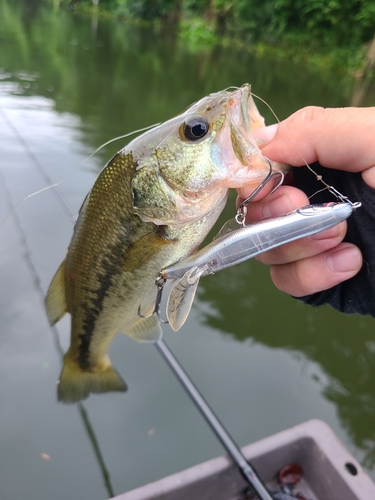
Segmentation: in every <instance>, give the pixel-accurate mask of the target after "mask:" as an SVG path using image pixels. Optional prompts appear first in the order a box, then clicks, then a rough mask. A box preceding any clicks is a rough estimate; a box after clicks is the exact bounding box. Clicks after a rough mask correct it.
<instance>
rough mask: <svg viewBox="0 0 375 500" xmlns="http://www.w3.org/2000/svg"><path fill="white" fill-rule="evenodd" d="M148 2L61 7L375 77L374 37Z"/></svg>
mask: <svg viewBox="0 0 375 500" xmlns="http://www.w3.org/2000/svg"><path fill="white" fill-rule="evenodd" d="M148 3H149V2H147V1H143V2H138V3H137V2H129V1H128V2H126V1H123V2H120V3H119V2H116V1H112V2H109V1H104V0H102V1H101V3H98V4H97V5H94V2H92V3H91V1H75V2H72V1H71V0H61V1H60V2H59V5H60V6H61V7H65V8H69V9H73V10H77V11H80V12H85V13H89V14H91V15H92V14H93V13H95V14H96V15H98V16H103V17H112V18H118V19H119V20H121V22H124V23H126V24H135V25H145V26H152V27H153V28H154V29H155V30H156V31H158V30H160V31H161V32H165V31H166V26H168V31H169V32H170V33H173V34H175V36H176V37H178V38H179V39H180V40H181V41H183V42H184V43H186V44H187V45H188V46H189V47H190V48H191V49H192V50H202V49H204V48H205V47H212V46H223V47H235V48H237V49H240V50H246V51H248V52H251V53H253V54H254V55H256V56H257V57H262V56H268V57H270V56H271V57H274V58H276V59H277V60H282V59H287V60H292V61H293V62H296V63H301V64H305V65H308V66H309V67H310V68H312V69H318V70H334V71H337V72H339V73H340V74H342V75H350V76H351V77H353V78H356V79H359V78H362V77H366V78H367V79H371V78H373V76H374V69H373V68H372V67H371V70H370V71H367V73H366V70H365V68H366V58H367V59H368V53H369V47H370V45H371V40H369V41H367V42H362V43H361V42H360V39H361V37H360V36H353V37H351V38H348V39H347V41H346V43H344V42H343V43H340V41H341V39H340V35H339V34H337V33H335V32H334V31H332V32H330V31H329V30H327V29H322V30H320V29H319V26H318V27H315V29H305V27H303V28H302V29H301V27H298V25H296V27H295V28H294V29H291V30H288V29H287V27H286V26H284V29H282V27H281V26H280V24H282V22H281V20H279V21H278V23H279V25H278V24H277V23H276V22H275V21H274V25H275V27H274V30H272V27H267V29H265V30H263V31H262V30H261V29H259V28H255V27H254V26H252V27H251V26H250V25H249V26H248V27H246V22H242V24H241V22H240V21H238V20H237V21H236V20H234V19H231V21H228V20H227V19H226V18H225V17H224V16H221V17H220V13H218V12H217V11H212V8H211V10H207V9H206V11H205V12H204V15H201V16H199V15H196V12H195V13H194V11H190V12H186V11H185V10H183V9H182V8H181V2H180V3H179V2H174V7H173V8H172V7H170V6H169V7H165V9H164V10H163V9H161V8H160V4H162V3H163V2H157V3H159V9H158V8H154V10H152V9H151V10H150V9H149V10H148V11H146V10H145V9H147V8H148V6H147V4H148ZM211 3H214V2H211ZM222 3H223V4H225V2H222ZM135 4H137V6H135ZM172 4H173V2H172ZM132 5H133V7H132ZM228 17H229V16H228ZM362 38H363V36H362ZM364 73H366V74H364Z"/></svg>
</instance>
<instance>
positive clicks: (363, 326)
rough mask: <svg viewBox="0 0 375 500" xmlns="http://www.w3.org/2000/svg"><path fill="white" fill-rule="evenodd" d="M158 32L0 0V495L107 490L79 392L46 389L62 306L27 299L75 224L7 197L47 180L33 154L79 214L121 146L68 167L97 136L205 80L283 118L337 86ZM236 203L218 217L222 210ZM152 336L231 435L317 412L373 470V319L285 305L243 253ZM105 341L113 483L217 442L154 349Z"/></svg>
mask: <svg viewBox="0 0 375 500" xmlns="http://www.w3.org/2000/svg"><path fill="white" fill-rule="evenodd" d="M162 31H163V30H162ZM162 31H156V30H152V29H150V28H139V27H134V26H130V25H126V24H124V23H123V22H119V21H115V20H103V19H96V18H95V17H87V16H80V15H78V14H76V13H74V12H70V11H64V10H61V9H58V8H47V7H44V6H41V5H40V4H33V3H31V4H30V3H25V4H23V3H18V2H11V1H10V0H0V43H1V51H0V150H1V160H0V168H1V172H0V173H1V177H0V181H1V186H0V187H1V193H2V194H1V197H0V218H1V220H3V219H4V218H5V217H6V215H7V214H8V211H9V206H15V207H16V208H15V210H14V211H12V213H11V214H10V215H9V216H8V217H7V218H6V220H5V221H4V222H2V224H1V225H0V234H1V236H0V246H1V253H0V255H1V257H0V276H1V281H0V315H1V323H0V324H1V331H0V372H1V375H0V401H1V405H0V485H1V486H0V493H1V498H4V499H6V500H13V499H17V500H18V499H19V498H23V497H27V498H29V499H30V500H33V499H35V500H36V499H38V500H40V499H49V498H54V499H56V500H60V499H61V500H63V499H64V500H65V499H66V498H75V499H82V500H83V499H87V498H90V499H93V500H96V499H98V500H99V499H104V498H108V497H109V496H110V492H111V489H110V488H109V487H108V485H107V487H106V486H105V478H104V476H103V470H101V468H100V464H99V463H98V459H97V456H96V455H95V453H94V451H93V442H92V439H90V438H89V436H88V434H87V428H85V425H84V419H83V418H82V415H83V414H82V411H83V410H82V408H83V407H82V408H81V411H80V409H79V408H77V407H75V406H69V405H67V406H66V405H62V404H59V403H57V401H56V396H55V384H56V380H57V378H58V375H59V371H60V366H61V356H60V353H59V348H58V342H59V343H61V345H62V347H63V349H64V350H66V348H67V346H68V343H69V319H68V318H64V319H63V320H62V321H61V322H60V323H59V324H58V325H57V329H56V331H51V329H50V327H49V326H48V323H47V320H46V318H45V314H44V309H43V302H42V297H43V294H44V293H45V291H46V289H47V287H48V285H49V282H50V280H51V277H52V276H53V274H54V272H55V270H56V269H57V267H58V265H59V264H60V262H61V261H62V260H63V258H64V254H65V249H66V247H67V245H68V244H69V240H70V237H71V233H72V223H71V221H70V220H69V217H68V215H67V213H66V211H65V210H64V208H63V207H61V206H60V205H59V203H58V201H57V200H56V198H55V197H54V195H53V193H52V191H51V190H49V191H45V192H42V193H40V194H38V195H36V196H33V197H31V198H28V199H27V200H26V201H22V200H24V199H25V198H26V197H27V196H28V195H30V194H31V193H34V192H36V191H39V190H41V189H43V188H44V187H45V181H44V180H43V178H42V177H41V175H40V172H39V170H38V169H39V168H40V167H42V169H43V171H44V172H45V173H46V174H47V175H48V176H49V177H50V178H51V179H52V181H53V182H58V181H62V180H64V182H63V183H62V184H61V185H60V186H59V189H60V190H61V192H62V193H63V195H64V197H65V198H66V199H67V200H68V202H69V204H70V206H71V207H72V211H73V212H76V211H77V210H78V209H79V207H80V205H81V203H82V200H83V198H84V196H85V194H86V193H87V191H88V190H89V189H90V187H91V185H92V183H93V182H94V179H95V177H96V175H97V173H98V171H99V170H100V169H101V168H102V166H103V165H104V164H105V162H106V161H107V160H108V159H109V158H110V157H111V155H112V154H113V153H114V152H115V151H116V150H118V149H120V148H121V147H122V146H123V145H124V144H125V142H124V141H120V142H119V143H117V144H116V145H111V146H110V147H109V148H107V149H106V150H104V151H101V152H100V153H99V154H98V155H96V156H95V157H93V158H90V159H89V160H88V161H86V162H85V163H84V164H82V165H80V164H81V163H82V162H83V161H84V160H85V159H86V158H87V157H88V156H89V155H90V154H91V153H92V152H93V151H94V150H95V149H96V148H97V147H98V146H99V145H100V144H101V143H103V142H105V141H107V140H108V139H110V138H112V137H116V136H118V135H121V134H124V133H126V132H129V131H131V130H134V129H137V128H140V127H144V126H146V125H150V124H152V123H157V122H160V121H163V120H165V119H167V118H169V117H171V116H173V115H175V114H177V113H178V112H180V111H181V110H182V109H184V108H186V107H187V106H188V105H189V104H190V103H191V102H193V101H195V100H197V99H199V98H200V97H202V96H203V95H206V94H207V93H209V92H213V91H217V90H220V89H222V88H225V87H228V86H230V85H241V84H242V83H244V82H246V81H248V82H250V83H251V84H252V85H253V90H254V92H255V93H256V94H259V95H260V96H261V97H262V98H263V99H265V100H266V101H267V102H269V103H270V105H272V107H273V108H274V110H275V112H276V113H277V114H278V116H279V118H280V119H282V118H284V117H285V116H287V115H288V114H290V113H292V112H293V111H294V110H296V109H298V108H300V107H301V106H304V105H307V104H316V105H322V106H344V105H347V104H348V103H349V102H350V99H351V92H352V84H351V83H350V81H349V80H347V79H345V78H343V77H342V76H338V75H335V74H332V73H330V72H328V71H327V72H326V73H316V72H313V71H311V70H308V69H307V68H305V67H302V66H299V65H295V64H293V63H292V62H290V61H281V60H279V61H273V60H270V59H266V58H259V59H256V58H254V57H253V56H252V55H251V54H250V53H245V52H243V51H242V52H238V51H235V50H232V49H229V48H227V49H223V48H219V47H214V48H210V49H208V48H202V49H201V50H197V49H196V47H195V48H194V49H190V48H189V46H187V45H186V44H185V43H183V42H182V41H178V40H176V39H175V37H174V36H173V33H168V34H167V35H166V34H165V33H163V32H162ZM373 102H374V99H373V98H371V97H369V98H368V100H367V101H366V103H365V104H373ZM261 110H262V113H263V114H264V115H265V116H266V118H267V121H268V122H269V123H271V121H273V118H272V115H271V113H270V112H269V111H268V110H267V109H266V108H265V107H261ZM19 202H21V203H19ZM233 202H234V197H232V198H231V200H230V203H229V204H228V207H227V208H226V210H225V213H224V214H223V219H226V218H229V217H230V216H232V215H233V212H234V208H233V207H234V205H233ZM18 203H19V204H18ZM165 337H166V339H167V341H168V343H169V345H170V346H171V347H172V349H173V350H174V352H175V353H176V355H177V356H178V358H179V359H180V361H181V362H182V364H183V365H184V366H185V368H186V369H187V371H188V372H189V373H190V374H191V376H192V378H193V379H194V382H195V383H196V384H197V385H198V387H199V388H200V389H201V391H202V392H203V394H204V395H205V396H206V397H207V399H208V400H209V402H210V403H211V405H212V406H213V408H214V409H215V411H216V412H217V413H218V414H219V416H220V418H221V419H222V420H223V422H224V423H225V424H226V426H227V427H228V429H229V430H230V432H231V433H232V435H233V436H234V438H235V439H236V440H237V441H238V443H239V444H240V445H245V444H248V443H250V442H252V441H255V440H257V439H261V438H263V437H265V436H268V435H270V434H273V433H275V432H278V431H280V430H282V429H285V428H288V427H290V426H292V425H295V424H298V423H300V422H303V421H306V420H308V419H311V418H321V419H323V420H324V421H326V422H327V423H328V424H329V425H330V426H331V427H332V428H333V430H334V431H335V432H336V433H337V435H338V436H339V437H340V439H342V441H343V442H344V443H345V444H346V446H347V447H348V448H349V449H350V451H351V452H352V453H353V454H354V456H355V457H356V458H357V459H359V460H360V461H361V462H362V463H363V465H364V466H365V468H366V469H367V470H368V471H369V473H370V474H371V475H372V476H373V477H375V474H374V472H373V467H374V460H375V430H374V429H375V428H374V424H373V423H374V421H375V393H374V385H375V361H374V359H375V358H374V352H375V335H374V321H373V320H372V319H370V318H363V317H359V316H351V317H347V316H344V315H341V314H339V313H337V312H335V311H333V310H332V309H330V308H329V307H322V308H320V309H312V308H310V307H308V306H306V305H304V304H300V303H299V302H297V301H295V300H293V299H292V298H290V297H288V296H286V295H284V294H282V293H281V292H279V291H277V290H275V289H274V288H273V286H272V284H271V282H270V279H269V276H268V269H267V268H266V267H264V266H261V265H260V264H258V263H257V262H248V263H245V264H241V265H240V266H237V267H236V268H233V269H230V270H226V271H223V272H221V273H219V274H217V275H215V276H212V277H207V278H204V279H203V280H202V282H201V286H200V290H199V294H198V300H197V301H196V303H195V306H194V308H193V311H192V314H191V316H190V317H189V320H188V322H187V323H186V325H185V326H184V327H183V328H182V329H181V331H180V332H178V333H173V332H171V331H170V330H169V329H168V328H167V327H166V328H165ZM110 355H111V359H112V361H113V364H114V365H115V366H116V368H117V369H118V370H119V371H120V373H121V374H122V375H123V376H124V378H125V380H126V381H127V383H128V385H129V391H128V392H127V393H126V394H108V395H101V396H92V397H90V398H89V399H88V400H87V401H85V403H84V408H85V409H86V411H87V415H88V417H87V418H88V419H89V420H90V422H91V424H92V428H93V431H94V433H95V436H96V439H97V441H98V443H99V446H100V449H101V454H102V459H103V461H104V462H105V467H106V468H107V471H108V473H109V476H110V480H109V481H107V483H108V482H110V484H111V487H112V489H113V492H114V493H116V494H119V493H121V492H124V491H127V490H129V489H132V488H135V487H137V486H140V485H142V484H145V483H147V482H149V481H153V480H156V479H158V478H160V477H163V476H165V475H167V474H171V473H173V472H177V471H179V470H182V469H184V468H186V467H189V466H192V465H194V464H196V463H199V462H201V461H203V460H207V459H209V458H212V457H215V456H217V455H219V454H222V452H223V451H222V448H221V446H220V445H219V444H218V442H217V441H216V439H215V438H214V436H213V434H212V433H211V431H210V429H209V428H208V427H207V425H206V424H205V422H203V421H202V419H201V417H200V415H199V414H198V413H197V411H196V410H195V408H194V407H193V405H192V403H191V402H190V400H189V399H188V398H187V397H186V395H185V393H184V392H183V391H182V389H181V388H180V386H179V385H178V383H177V381H176V380H175V379H174V377H173V376H172V375H171V373H170V372H169V369H168V367H167V366H165V364H164V362H163V361H162V359H161V358H160V356H159V354H158V353H157V351H156V350H155V348H154V347H152V346H147V345H141V344H138V343H136V342H134V341H133V340H131V339H130V338H128V337H126V336H119V337H117V338H116V339H115V341H114V342H113V345H112V346H111V351H110ZM83 416H85V415H83ZM102 468H103V465H102Z"/></svg>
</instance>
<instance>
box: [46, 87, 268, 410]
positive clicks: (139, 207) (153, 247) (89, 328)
mask: <svg viewBox="0 0 375 500" xmlns="http://www.w3.org/2000/svg"><path fill="white" fill-rule="evenodd" d="M262 125H264V120H263V118H262V117H261V115H260V114H259V112H258V110H257V108H256V106H255V103H254V101H253V99H252V96H251V88H250V85H248V84H246V85H244V86H243V87H241V88H239V89H234V90H232V91H227V90H223V91H221V92H217V93H214V94H210V95H209V96H207V97H205V98H203V99H201V100H200V101H199V102H197V103H195V104H193V105H192V106H191V107H190V108H188V109H187V110H186V111H185V112H184V113H182V114H180V115H178V116H177V117H175V118H172V119H171V120H168V121H167V122H165V123H163V124H162V125H159V126H158V127H156V128H154V129H152V130H150V131H148V132H146V133H144V134H142V135H141V136H139V137H137V138H136V139H134V140H133V141H132V142H130V143H129V144H128V145H127V146H126V147H125V148H124V149H122V150H121V151H119V152H118V153H117V154H116V155H115V156H114V157H113V158H112V159H111V160H110V161H109V162H108V164H107V165H106V166H105V167H104V169H103V170H102V171H101V173H100V174H99V176H98V178H97V180H96V182H95V184H94V186H93V188H92V190H91V191H90V193H89V194H88V195H87V197H86V199H85V201H84V202H83V205H82V207H81V210H80V212H79V216H78V220H77V223H76V225H75V228H74V234H73V238H72V241H71V243H70V246H69V249H68V253H67V257H66V259H65V260H64V262H63V263H62V265H61V266H60V268H59V269H58V271H57V273H56V275H55V277H54V278H53V280H52V283H51V285H50V288H49V291H48V294H47V297H46V308H47V314H48V318H49V321H50V323H51V324H55V323H56V322H57V321H59V319H60V318H61V317H62V316H63V315H64V314H65V313H66V312H69V313H70V314H71V342H70V347H69V350H68V351H67V353H66V355H65V357H64V366H63V369H62V372H61V375H60V380H59V384H58V399H59V400H61V401H64V402H67V403H73V402H76V401H80V400H81V399H84V398H86V397H87V396H88V395H89V394H90V393H100V392H107V391H125V390H126V384H125V382H124V381H123V379H122V378H121V377H120V375H119V374H118V372H117V371H116V370H115V369H114V368H113V367H112V365H111V362H110V359H109V356H108V348H109V345H110V343H111V341H112V340H113V338H114V337H115V336H116V335H117V334H118V333H119V332H123V333H126V334H127V335H129V336H130V337H133V338H135V339H137V340H140V341H155V340H157V339H159V338H160V336H161V335H162V330H161V327H160V324H159V319H158V317H157V315H151V316H150V317H148V318H144V317H141V316H140V314H139V307H140V306H141V311H142V313H143V314H147V313H148V312H152V309H153V306H154V302H155V295H156V288H155V279H156V277H157V275H158V273H159V271H160V270H161V269H164V268H166V267H167V266H170V265H171V264H174V263H176V262H178V261H179V260H181V259H183V258H185V257H187V256H188V255H190V254H191V253H193V252H194V251H195V250H196V249H197V248H198V246H199V245H200V243H201V242H202V240H203V239H204V238H205V236H206V235H207V233H208V232H209V231H210V229H211V228H212V226H213V224H214V223H215V222H216V220H217V218H218V216H219V215H220V213H221V211H222V210H223V208H224V205H225V203H226V199H227V193H228V189H229V188H238V187H242V186H244V185H245V184H253V185H254V188H255V187H256V186H257V185H258V184H259V183H260V182H261V181H262V180H263V179H264V178H265V177H266V175H267V174H268V173H269V161H268V160H266V159H265V158H264V157H263V156H262V154H261V152H260V150H259V148H258V146H257V143H256V141H255V140H254V138H253V136H252V132H251V131H252V130H254V129H255V128H258V127H260V126H262ZM274 168H275V169H276V168H277V166H274Z"/></svg>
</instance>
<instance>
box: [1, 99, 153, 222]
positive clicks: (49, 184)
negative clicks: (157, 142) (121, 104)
mask: <svg viewBox="0 0 375 500" xmlns="http://www.w3.org/2000/svg"><path fill="white" fill-rule="evenodd" d="M0 114H1V115H2V117H3V119H4V121H5V123H6V124H7V125H8V127H9V129H10V130H11V131H12V132H13V134H14V136H15V137H16V139H17V140H18V142H19V143H20V144H21V146H22V148H23V149H24V151H25V153H26V155H27V156H28V157H29V158H30V160H31V163H32V165H33V166H34V167H35V169H36V170H37V171H38V173H39V175H40V176H41V177H42V179H43V180H44V182H45V184H46V187H44V188H42V189H39V190H38V191H34V192H33V193H31V194H28V195H27V196H26V197H25V198H23V199H22V200H21V201H19V202H18V203H16V204H14V205H12V206H11V208H10V209H8V213H7V214H6V215H5V217H4V219H3V220H2V221H0V225H2V224H3V223H4V222H5V221H6V220H7V219H8V217H9V216H10V214H11V213H12V212H13V211H14V210H15V209H16V208H17V207H18V206H19V205H21V204H22V203H24V202H25V201H27V200H28V199H29V198H32V197H34V196H36V195H38V194H40V193H43V192H45V191H49V190H52V194H53V196H54V197H55V198H56V200H57V202H58V203H59V205H60V206H61V208H62V209H63V211H64V212H65V214H66V215H67V216H68V218H69V219H70V220H71V221H72V222H75V221H76V218H77V215H76V213H75V212H74V210H73V209H72V207H71V206H70V204H69V202H68V200H67V199H66V197H65V196H64V195H63V194H62V193H61V191H60V190H59V189H57V188H58V186H60V185H61V184H63V183H64V182H65V181H66V180H68V179H69V177H70V176H71V175H73V173H74V172H75V171H76V170H77V169H79V168H80V167H81V166H82V165H83V164H84V163H86V162H87V161H88V160H90V158H92V157H93V156H94V155H96V154H97V153H98V152H99V151H101V150H102V149H103V148H105V147H106V146H108V145H109V144H111V143H112V142H116V141H118V140H120V139H126V138H127V137H130V136H132V135H134V134H139V133H141V132H145V131H147V130H151V129H152V128H155V127H157V126H158V125H160V123H156V124H154V125H149V126H147V127H144V128H141V129H138V130H134V131H132V132H129V133H127V134H124V135H120V136H118V137H114V138H113V139H110V140H108V141H107V142H105V143H103V144H102V145H101V146H99V147H98V148H97V149H96V150H95V151H94V152H93V153H91V155H90V156H88V157H87V158H85V159H84V160H83V161H82V162H81V163H80V164H79V165H77V166H76V167H74V168H73V169H72V170H71V171H70V172H68V175H67V176H66V177H64V179H62V180H61V181H59V182H56V183H54V182H53V181H52V179H51V178H50V177H49V175H48V174H47V173H46V171H45V170H44V168H43V167H42V165H41V164H40V162H39V160H38V159H37V157H36V156H35V155H34V153H33V152H32V151H31V149H30V148H29V146H28V144H27V142H26V141H25V140H24V138H23V137H22V135H21V134H20V132H19V131H18V129H17V127H16V126H15V125H14V124H13V122H12V120H11V119H10V118H9V116H8V115H7V114H6V112H5V111H4V109H3V108H2V107H0Z"/></svg>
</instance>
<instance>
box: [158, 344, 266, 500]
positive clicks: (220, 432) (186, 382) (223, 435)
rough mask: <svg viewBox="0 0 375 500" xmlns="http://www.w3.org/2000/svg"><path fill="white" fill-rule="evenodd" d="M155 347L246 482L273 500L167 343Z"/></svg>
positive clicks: (258, 492) (263, 499)
mask: <svg viewBox="0 0 375 500" xmlns="http://www.w3.org/2000/svg"><path fill="white" fill-rule="evenodd" d="M155 347H156V348H157V350H158V351H159V352H160V354H161V355H162V357H163V358H164V360H165V361H166V362H167V364H168V365H169V367H170V369H171V370H172V372H173V373H174V375H175V376H176V378H177V379H178V380H179V381H180V383H181V385H182V386H183V388H184V389H185V390H186V392H187V393H188V394H189V396H190V397H191V399H192V400H193V402H194V404H195V405H196V407H197V408H198V410H199V411H200V412H201V414H202V415H203V417H204V418H205V419H206V421H207V423H208V424H209V426H210V427H211V429H212V430H213V431H214V433H215V434H216V436H217V437H218V439H219V440H220V441H221V443H222V444H223V446H224V448H225V449H226V450H227V452H228V454H229V455H230V456H231V457H232V459H233V461H234V462H235V463H236V464H237V465H238V467H239V469H240V471H241V473H242V475H243V476H244V478H245V479H246V481H247V482H248V483H249V484H250V485H251V486H252V487H253V488H254V490H255V491H256V493H257V494H258V496H259V498H260V500H273V499H274V497H272V496H271V495H270V493H269V492H268V490H267V488H266V486H265V485H264V483H263V482H262V480H261V479H260V477H259V476H258V474H257V473H256V472H255V470H254V468H253V467H252V465H251V464H250V463H249V462H248V461H247V460H246V457H245V456H244V454H243V453H242V451H241V449H240V448H239V447H238V445H237V444H236V442H235V441H234V439H233V438H232V437H231V435H230V434H229V432H228V431H227V430H226V428H225V427H224V425H223V424H222V423H221V422H220V420H219V418H218V417H217V416H216V415H215V413H214V412H213V410H212V409H211V407H210V406H209V404H208V403H207V401H206V400H205V399H204V397H203V396H202V394H201V393H200V392H199V391H198V389H197V388H196V386H195V385H194V383H193V382H192V380H191V379H190V377H189V376H188V374H187V373H186V372H185V370H184V369H183V368H182V366H181V364H180V362H179V361H178V360H177V358H176V357H175V355H174V354H173V353H172V351H171V350H170V348H169V347H168V345H167V344H166V343H165V341H164V340H163V339H160V340H158V341H156V342H155Z"/></svg>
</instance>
